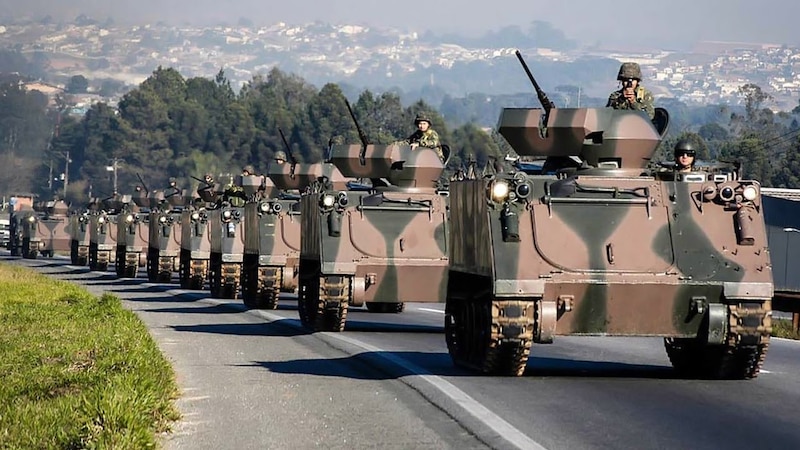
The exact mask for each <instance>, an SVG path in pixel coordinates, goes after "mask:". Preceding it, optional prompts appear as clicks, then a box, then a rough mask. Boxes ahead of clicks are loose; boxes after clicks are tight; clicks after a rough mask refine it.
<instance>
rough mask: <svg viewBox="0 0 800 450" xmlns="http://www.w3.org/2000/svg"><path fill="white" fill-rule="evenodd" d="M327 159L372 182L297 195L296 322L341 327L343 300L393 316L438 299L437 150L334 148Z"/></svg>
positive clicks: (442, 259) (442, 219)
mask: <svg viewBox="0 0 800 450" xmlns="http://www.w3.org/2000/svg"><path fill="white" fill-rule="evenodd" d="M362 141H364V139H362ZM330 162H331V163H333V165H334V166H336V168H338V169H339V171H340V172H341V174H342V175H343V176H344V177H348V178H366V179H372V189H370V190H367V191H363V190H362V191H357V190H342V187H341V186H335V185H331V184H332V183H317V184H315V186H314V187H313V188H312V189H310V192H309V193H307V194H305V195H303V198H302V214H301V221H302V236H303V238H302V240H301V248H300V280H299V282H300V289H299V298H298V310H299V315H300V320H301V322H302V323H303V324H304V325H306V326H307V327H309V328H312V329H314V330H327V331H341V330H343V329H344V326H345V322H346V318H347V309H348V306H349V305H354V306H361V305H363V304H366V306H367V308H368V310H370V311H372V312H395V313H396V312H400V311H402V310H403V307H404V303H405V302H409V301H414V302H442V301H444V299H445V287H446V283H447V265H448V257H447V226H448V225H447V197H446V196H445V195H443V193H442V192H441V191H440V190H439V189H438V180H439V177H440V176H441V174H442V171H443V170H444V167H445V164H444V163H443V162H442V161H441V160H440V159H439V156H438V154H437V151H436V150H434V149H430V148H425V147H418V148H416V149H415V148H412V147H410V146H408V145H405V144H402V145H401V144H391V145H367V144H366V142H363V143H362V145H333V146H331V152H330ZM326 184H328V185H326Z"/></svg>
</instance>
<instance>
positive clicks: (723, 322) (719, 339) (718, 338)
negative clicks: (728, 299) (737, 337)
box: [706, 303, 728, 345]
mask: <svg viewBox="0 0 800 450" xmlns="http://www.w3.org/2000/svg"><path fill="white" fill-rule="evenodd" d="M727 337H728V305H725V304H723V303H712V304H710V305H708V336H707V337H706V339H707V342H708V343H709V344H717V345H721V344H724V343H725V341H726V339H727Z"/></svg>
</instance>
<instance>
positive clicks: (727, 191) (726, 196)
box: [719, 186, 736, 202]
mask: <svg viewBox="0 0 800 450" xmlns="http://www.w3.org/2000/svg"><path fill="white" fill-rule="evenodd" d="M735 195H736V191H734V190H733V188H732V187H730V186H725V187H723V188H722V189H720V190H719V198H720V199H721V200H723V201H726V202H729V201H731V200H733V198H734V196H735Z"/></svg>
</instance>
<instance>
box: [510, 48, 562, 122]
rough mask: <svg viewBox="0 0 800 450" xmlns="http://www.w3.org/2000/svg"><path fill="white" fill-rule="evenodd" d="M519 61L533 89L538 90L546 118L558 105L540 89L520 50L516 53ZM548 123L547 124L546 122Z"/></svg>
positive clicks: (537, 93)
mask: <svg viewBox="0 0 800 450" xmlns="http://www.w3.org/2000/svg"><path fill="white" fill-rule="evenodd" d="M516 55H517V59H519V62H520V64H522V68H523V69H525V73H526V74H527V75H528V79H529V80H531V84H533V89H535V90H536V96H537V97H539V103H541V104H542V108H543V109H544V112H545V116H547V115H549V114H550V110H551V109H553V108H555V107H556V105H555V103H553V102H552V101H550V99H549V98H547V94H545V92H544V91H543V90H542V88H540V87H539V83H537V82H536V78H534V77H533V74H532V73H531V70H530V69H529V68H528V64H526V63H525V59H523V58H522V53H520V51H519V50H517V51H516ZM545 123H546V122H545Z"/></svg>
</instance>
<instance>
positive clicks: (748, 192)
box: [742, 186, 758, 201]
mask: <svg viewBox="0 0 800 450" xmlns="http://www.w3.org/2000/svg"><path fill="white" fill-rule="evenodd" d="M742 195H743V196H744V198H745V199H746V200H750V201H753V200H755V199H756V197H758V189H757V188H756V187H755V186H747V187H745V188H744V191H742Z"/></svg>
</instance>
